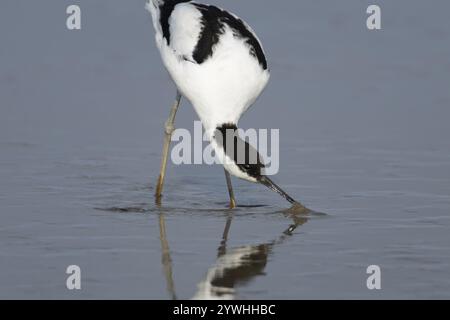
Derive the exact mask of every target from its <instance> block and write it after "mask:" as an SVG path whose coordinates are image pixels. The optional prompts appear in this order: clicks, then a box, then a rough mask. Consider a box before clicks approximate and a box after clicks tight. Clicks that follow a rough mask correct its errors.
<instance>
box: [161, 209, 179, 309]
mask: <svg viewBox="0 0 450 320" xmlns="http://www.w3.org/2000/svg"><path fill="white" fill-rule="evenodd" d="M159 239H160V240H161V262H162V265H163V269H164V275H165V277H166V285H167V290H168V292H169V294H170V296H171V298H172V300H176V299H177V295H176V293H175V284H174V281H173V272H172V258H171V257H170V248H169V242H168V241H167V233H166V221H165V219H164V213H163V212H160V214H159Z"/></svg>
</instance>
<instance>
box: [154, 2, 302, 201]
mask: <svg viewBox="0 0 450 320" xmlns="http://www.w3.org/2000/svg"><path fill="white" fill-rule="evenodd" d="M146 8H147V10H148V11H150V13H151V16H152V20H153V26H154V28H155V31H156V44H157V47H158V49H159V51H160V53H161V57H162V61H163V63H164V66H165V67H166V69H167V71H168V72H169V74H170V76H171V78H172V80H173V81H174V83H175V85H176V87H177V95H176V100H175V103H174V105H173V106H172V108H171V111H170V115H169V118H168V119H167V121H166V123H165V141H164V146H163V155H162V163H161V171H160V175H159V180H158V184H157V187H156V194H155V196H156V200H157V202H158V203H160V200H161V195H162V189H163V184H164V177H165V172H166V166H167V158H168V153H169V146H170V141H171V137H172V133H173V131H174V122H175V116H176V113H177V110H178V107H179V105H180V102H181V97H182V96H183V97H185V98H186V99H188V100H189V101H190V102H191V104H192V105H193V106H194V109H195V111H196V112H197V114H198V116H199V118H200V120H201V122H202V124H203V127H204V129H205V132H206V135H207V137H208V139H209V141H210V143H211V145H212V147H213V149H214V151H215V153H216V155H217V156H218V158H219V159H222V164H223V166H224V168H225V177H226V181H227V186H228V192H229V196H230V207H231V208H234V207H235V206H236V201H235V198H234V193H233V188H232V185H231V178H230V174H232V175H234V176H236V177H238V178H241V179H244V180H247V181H250V182H255V183H261V184H263V185H265V186H267V187H269V188H270V189H272V190H273V191H275V192H277V193H279V194H280V195H281V196H283V197H284V198H285V199H286V200H288V201H289V202H290V203H291V204H292V205H293V206H294V207H296V208H300V209H305V208H304V207H303V206H302V205H301V204H300V203H298V202H296V201H295V200H294V199H293V198H292V197H290V196H289V195H288V194H287V193H286V192H284V191H283V190H282V189H281V188H280V187H279V186H277V185H276V184H275V183H274V182H273V181H272V180H271V179H269V177H267V176H266V175H265V174H264V164H263V162H262V159H261V157H260V155H259V153H258V152H257V151H256V150H255V149H254V148H253V147H252V146H250V145H249V144H248V143H247V142H246V141H244V140H243V139H241V138H239V136H238V135H237V134H236V132H237V130H238V127H237V125H238V121H239V119H240V118H241V116H242V114H243V113H244V112H245V111H247V109H248V108H249V107H250V106H252V105H253V103H254V102H255V101H256V99H257V98H258V97H259V95H260V94H261V92H262V91H263V90H264V88H265V87H266V85H267V83H268V81H269V77H270V73H269V68H268V64H267V60H266V56H265V54H264V50H263V48H262V45H261V42H260V41H259V39H258V37H257V36H256V34H255V33H254V31H253V30H252V29H251V28H250V26H248V25H247V24H246V23H245V22H244V21H243V20H241V19H240V18H238V17H237V16H236V15H234V14H232V13H229V12H228V11H225V10H223V9H220V8H218V7H215V6H212V5H206V4H200V3H196V2H192V1H189V0H148V2H147V4H146ZM230 132H231V134H232V135H233V138H232V139H231V143H229V141H230V140H229V139H228V135H229V133H230ZM227 141H228V143H227Z"/></svg>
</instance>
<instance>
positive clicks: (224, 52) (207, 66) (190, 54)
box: [147, 0, 270, 133]
mask: <svg viewBox="0 0 450 320" xmlns="http://www.w3.org/2000/svg"><path fill="white" fill-rule="evenodd" d="M147 8H148V9H149V11H150V12H151V13H152V17H153V22H154V26H155V30H156V42H157V45H158V49H159V50H160V52H161V56H162V59H163V62H164V65H165V67H166V68H167V70H168V71H169V74H170V75H171V77H172V79H173V81H174V82H175V84H176V85H177V87H178V89H179V90H180V91H181V93H182V94H183V95H184V96H185V97H186V98H188V99H189V100H190V101H191V103H192V104H193V106H194V108H195V109H196V111H197V113H198V115H199V117H200V119H201V120H202V122H203V125H204V126H205V129H206V130H207V131H209V132H210V133H212V132H213V131H214V129H215V128H216V127H217V126H218V125H220V124H223V123H234V124H237V122H238V120H239V118H240V117H241V115H242V114H243V113H244V112H245V111H246V110H247V109H248V108H249V107H250V106H251V105H252V104H253V103H254V102H255V100H256V99H257V98H258V96H259V95H260V94H261V92H262V91H263V90H264V88H265V87H266V85H267V82H268V80H269V77H270V75H269V70H268V65H267V60H266V57H265V54H264V51H263V48H262V45H261V43H260V41H259V40H258V38H257V37H256V35H255V33H254V32H253V31H252V29H251V28H250V27H249V26H248V25H247V24H246V23H245V22H243V21H242V20H241V19H239V18H238V17H236V16H235V15H233V14H231V13H229V12H227V11H225V10H223V9H220V8H217V7H215V6H210V5H204V4H198V3H194V2H190V1H182V0H169V1H168V0H166V1H162V0H149V3H148V5H147Z"/></svg>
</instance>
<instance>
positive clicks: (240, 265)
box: [193, 214, 307, 300]
mask: <svg viewBox="0 0 450 320" xmlns="http://www.w3.org/2000/svg"><path fill="white" fill-rule="evenodd" d="M291 217H292V219H293V220H294V224H292V225H291V226H290V227H289V228H288V229H287V230H286V231H285V232H284V233H283V235H282V236H281V237H279V238H278V239H275V240H273V241H271V242H268V243H264V244H259V245H253V246H242V247H238V248H232V249H228V248H227V241H228V233H229V230H230V227H231V222H232V220H233V215H232V214H230V216H228V219H227V223H226V226H225V230H224V233H223V237H222V242H221V244H220V246H219V248H218V256H217V261H216V263H215V265H214V266H213V267H211V268H210V269H209V270H208V272H207V274H206V277H205V278H204V279H203V280H202V281H201V282H200V283H199V284H198V290H197V292H196V294H195V295H194V297H193V299H197V300H200V299H207V300H213V299H221V300H230V299H234V298H235V295H236V289H235V288H236V286H237V285H239V284H245V283H247V282H249V281H251V280H252V279H253V278H255V277H257V276H259V275H264V269H265V267H266V265H267V259H268V256H269V254H270V253H271V252H272V249H273V247H274V246H275V245H277V244H280V243H282V242H283V241H284V240H285V239H286V237H287V236H289V235H291V234H292V232H293V231H294V230H295V229H296V228H297V227H298V226H300V225H303V224H304V223H306V222H307V218H306V216H296V215H292V216H291Z"/></svg>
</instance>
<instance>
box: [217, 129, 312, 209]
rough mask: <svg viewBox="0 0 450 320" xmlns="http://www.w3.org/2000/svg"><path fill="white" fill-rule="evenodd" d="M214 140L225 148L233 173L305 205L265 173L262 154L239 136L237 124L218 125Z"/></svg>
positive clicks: (291, 200)
mask: <svg viewBox="0 0 450 320" xmlns="http://www.w3.org/2000/svg"><path fill="white" fill-rule="evenodd" d="M214 141H215V144H216V145H217V147H218V148H220V149H221V150H223V153H224V155H225V156H226V158H228V160H231V162H232V164H231V165H228V169H229V170H230V171H231V173H232V174H234V175H235V176H238V177H240V178H242V179H245V180H248V181H252V182H257V183H261V184H262V185H264V186H266V187H268V188H269V189H271V190H272V191H275V192H276V193H278V194H279V195H281V196H282V197H283V198H285V199H286V200H287V201H289V202H290V203H291V204H292V205H294V206H298V207H300V206H301V207H303V206H302V205H301V204H300V203H298V202H297V201H295V200H294V199H293V198H292V197H290V196H289V195H288V194H287V193H286V192H285V191H284V190H283V189H281V188H280V187H279V186H278V185H276V184H275V183H274V182H273V181H272V180H271V179H270V178H269V177H268V176H266V175H265V174H264V168H265V165H264V163H263V160H262V157H261V155H260V154H259V153H258V151H257V150H256V149H255V148H254V147H253V146H252V145H250V144H249V143H248V142H247V141H245V140H243V139H242V138H240V137H239V134H238V128H237V126H236V125H234V124H224V125H222V126H220V127H217V128H216V131H215V134H214ZM224 166H225V167H227V166H226V165H224Z"/></svg>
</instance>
